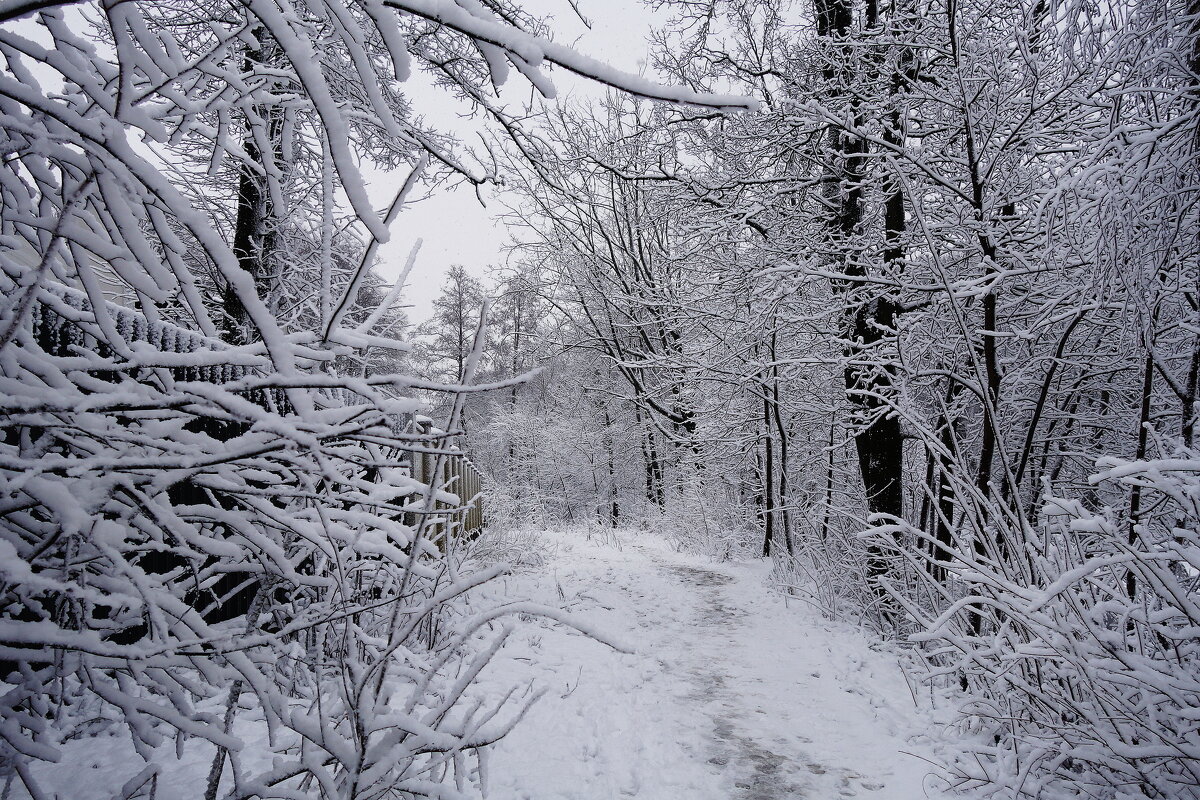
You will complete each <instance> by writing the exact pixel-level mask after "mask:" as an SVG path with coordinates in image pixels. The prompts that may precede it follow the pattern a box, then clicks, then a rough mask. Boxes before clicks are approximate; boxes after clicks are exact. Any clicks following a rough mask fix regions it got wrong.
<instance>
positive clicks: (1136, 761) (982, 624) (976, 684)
mask: <svg viewBox="0 0 1200 800" xmlns="http://www.w3.org/2000/svg"><path fill="white" fill-rule="evenodd" d="M1156 446H1157V448H1158V451H1159V453H1158V455H1159V457H1158V458H1153V459H1145V460H1139V461H1130V460H1127V459H1116V458H1106V459H1102V460H1101V462H1100V468H1101V471H1100V472H1098V473H1097V474H1096V475H1094V476H1093V477H1092V479H1091V483H1092V485H1093V486H1094V487H1096V488H1095V489H1094V490H1093V491H1092V493H1091V496H1090V497H1088V498H1086V499H1080V498H1078V497H1063V496H1053V495H1048V496H1046V497H1044V498H1043V499H1042V507H1041V518H1040V520H1039V524H1038V525H1036V526H1034V525H1025V526H1018V525H1017V524H1015V523H1014V522H1013V518H1012V517H1011V516H1009V517H1008V518H1007V519H1005V517H1004V515H1003V514H1002V513H1001V510H1000V509H999V507H995V508H993V509H991V512H992V515H991V518H992V519H993V520H996V521H997V522H996V524H995V531H994V535H993V536H994V538H993V540H992V541H991V542H990V543H989V544H988V546H987V547H976V546H973V545H972V544H971V543H970V542H969V541H968V542H966V543H965V546H964V543H956V544H955V545H954V547H953V550H952V551H950V552H948V553H947V554H946V558H945V559H944V562H945V567H944V569H946V570H947V572H948V573H949V574H950V576H951V580H949V581H946V582H944V583H939V582H937V581H935V580H934V579H933V578H932V576H931V575H930V572H929V571H928V570H927V569H925V568H917V569H913V570H911V571H910V572H909V573H908V574H909V576H910V582H909V583H908V584H907V585H902V584H900V583H897V584H893V585H892V589H893V592H894V595H893V596H894V597H895V598H896V599H897V600H898V601H899V602H900V603H901V604H902V605H903V607H904V610H905V612H906V614H907V615H908V617H909V619H910V623H912V622H915V623H916V625H917V627H916V628H915V629H910V630H909V636H908V637H907V638H908V640H909V641H910V642H913V643H915V644H916V645H917V646H918V647H919V649H918V650H915V651H913V652H914V655H916V656H919V657H920V658H921V659H922V662H923V663H922V671H923V672H924V676H923V677H924V679H925V680H926V681H930V682H935V683H936V682H940V683H943V684H952V685H957V684H962V685H965V686H966V687H967V689H968V694H969V695H970V696H971V697H972V699H971V701H970V702H968V703H965V704H964V705H963V706H962V709H961V718H960V723H959V724H960V726H961V727H962V728H963V729H964V730H967V731H970V732H971V733H973V734H976V735H975V736H974V738H973V739H972V741H973V742H974V745H973V746H972V747H971V748H970V752H969V755H968V757H965V758H960V759H959V760H958V761H957V762H956V763H955V764H954V765H953V767H952V769H953V771H955V772H956V773H957V775H958V778H959V780H960V781H961V782H962V784H963V785H968V786H969V785H974V786H978V787H981V788H982V789H984V790H985V791H986V792H987V793H989V794H992V795H994V796H997V797H1031V798H1075V797H1094V798H1106V799H1107V798H1120V799H1122V800H1133V798H1144V797H1152V798H1196V797H1200V718H1198V715H1197V712H1196V710H1197V708H1200V604H1198V603H1197V599H1196V598H1197V587H1198V585H1200V582H1198V577H1197V576H1200V452H1197V451H1196V450H1194V449H1192V448H1187V447H1184V446H1182V445H1181V444H1180V443H1179V442H1178V441H1177V440H1173V439H1170V438H1168V437H1161V438H1159V439H1158V440H1157V442H1156ZM1131 494H1132V495H1133V498H1134V499H1133V501H1132V502H1131V499H1130V496H1131ZM1129 508H1133V509H1134V516H1133V518H1132V519H1130V517H1129V516H1127V515H1125V513H1124V511H1125V510H1127V509H1129ZM877 532H878V533H880V534H882V535H883V537H889V538H883V537H881V539H880V541H881V542H885V543H890V544H891V546H893V547H894V546H895V545H896V544H897V542H899V541H902V540H903V537H905V536H916V535H918V534H916V533H915V532H914V531H912V530H911V529H908V528H906V527H905V526H900V525H893V526H884V527H881V528H879V529H878V531H877ZM892 536H898V537H900V538H897V539H891V538H890V537H892ZM1017 543H1020V549H1017V547H1018V545H1017ZM935 590H936V592H935Z"/></svg>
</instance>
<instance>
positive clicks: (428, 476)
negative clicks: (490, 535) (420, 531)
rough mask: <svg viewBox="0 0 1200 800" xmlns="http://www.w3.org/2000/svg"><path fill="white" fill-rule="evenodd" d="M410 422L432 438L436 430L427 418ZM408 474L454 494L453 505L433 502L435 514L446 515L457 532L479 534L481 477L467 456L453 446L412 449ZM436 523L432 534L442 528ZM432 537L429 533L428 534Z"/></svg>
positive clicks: (442, 525) (436, 432) (443, 526)
mask: <svg viewBox="0 0 1200 800" xmlns="http://www.w3.org/2000/svg"><path fill="white" fill-rule="evenodd" d="M413 426H414V428H415V429H416V431H417V432H419V433H420V434H422V435H423V436H425V437H428V438H430V439H436V437H437V434H438V433H439V431H437V429H435V428H434V427H433V423H432V421H431V420H428V419H425V418H422V417H416V418H414V420H413ZM411 459H412V460H411V462H410V463H411V467H410V470H411V472H410V474H411V475H412V477H413V478H415V479H417V480H418V481H420V482H421V483H424V484H428V485H429V486H432V487H434V488H435V489H445V490H446V491H448V492H453V493H454V494H455V495H457V496H458V499H459V504H458V505H457V506H455V505H453V504H450V503H446V502H443V501H437V502H435V504H434V505H435V509H436V510H437V511H438V515H439V516H442V517H447V518H448V519H449V520H450V521H452V522H454V523H456V525H457V528H458V530H459V532H460V533H461V534H462V535H464V536H467V537H474V536H477V535H478V534H479V531H480V530H482V528H483V525H484V519H483V497H482V491H483V478H482V476H481V475H480V474H479V470H478V469H476V468H475V465H474V464H472V463H471V460H470V459H469V458H467V457H466V455H464V454H463V453H461V452H459V451H458V449H457V448H451V450H450V452H441V453H438V452H435V451H430V452H415V451H414V452H413V453H412V454H411ZM435 525H437V526H438V528H437V531H436V534H437V535H440V534H441V533H443V532H444V529H445V525H444V523H435ZM431 538H433V537H431Z"/></svg>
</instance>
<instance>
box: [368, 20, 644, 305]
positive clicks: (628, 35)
mask: <svg viewBox="0 0 1200 800" xmlns="http://www.w3.org/2000/svg"><path fill="white" fill-rule="evenodd" d="M524 7H525V8H526V9H528V10H529V11H530V12H531V13H534V14H536V15H538V16H552V17H553V18H554V19H553V20H552V22H551V26H552V28H553V29H554V31H555V39H556V40H557V41H559V42H563V43H570V44H572V45H573V46H574V47H575V49H576V50H578V51H579V52H581V53H583V54H585V55H589V56H592V57H594V58H597V59H600V60H602V61H605V62H607V63H609V64H610V65H612V66H614V67H617V68H618V69H621V70H623V71H625V72H632V73H635V74H636V73H639V72H641V71H642V70H643V67H644V65H645V63H646V61H647V45H646V39H647V37H648V36H649V33H650V31H651V29H652V27H653V25H654V24H655V22H656V21H661V20H662V19H663V18H664V17H663V16H662V15H656V14H655V13H654V12H653V11H652V10H651V9H649V8H647V7H646V6H644V5H643V4H642V3H641V2H640V0H580V2H579V7H580V10H581V11H582V12H583V13H584V15H585V16H587V17H588V19H589V20H590V21H591V22H592V28H591V30H588V29H587V28H586V27H585V26H584V25H583V24H582V23H581V22H580V21H579V19H578V17H576V16H575V14H574V12H573V11H572V10H571V6H570V4H569V3H568V2H567V0H526V2H525V3H524ZM552 79H553V81H554V84H555V88H556V89H557V91H558V93H559V96H560V97H564V98H565V97H567V96H568V95H569V96H573V97H575V98H580V97H585V98H586V97H593V98H598V97H601V96H603V94H604V91H603V89H602V88H598V87H596V85H595V84H588V82H586V81H583V80H582V79H580V78H576V77H575V76H573V75H571V74H570V73H566V72H564V71H562V70H556V71H555V72H554V73H552ZM406 90H407V91H408V94H409V97H410V99H411V100H412V102H413V107H414V110H415V111H416V113H418V114H420V115H423V116H424V117H425V118H426V119H427V120H428V121H429V122H430V123H432V124H433V125H435V126H437V127H439V128H441V129H443V130H453V131H455V132H456V133H457V135H458V136H459V138H461V139H463V140H464V141H466V142H468V143H469V142H470V140H472V139H473V140H475V141H478V137H477V136H476V135H475V133H474V132H475V131H476V130H478V123H476V122H474V121H472V120H464V119H463V118H462V117H461V116H460V115H462V114H464V112H465V110H466V109H465V108H463V107H462V106H460V105H458V104H457V103H456V101H454V100H453V99H452V98H450V97H449V96H448V95H446V94H444V93H442V92H439V91H437V90H436V89H433V88H432V87H430V86H428V85H426V86H422V85H420V82H419V78H418V77H417V76H414V78H413V79H412V80H410V82H409V86H407V87H406ZM505 95H507V96H509V97H512V98H514V101H515V102H517V101H519V100H520V99H524V98H528V96H529V84H528V83H527V82H526V81H525V80H524V78H522V77H521V76H520V75H519V74H517V73H516V71H515V70H514V71H513V75H512V76H510V78H509V81H508V83H507V84H506V85H505V86H504V87H503V88H502V93H501V97H502V99H503V98H504V96H505ZM406 175H407V171H405V170H401V171H398V172H395V173H390V174H388V173H379V174H376V175H373V176H371V177H370V178H369V182H370V187H369V189H370V191H371V197H372V199H373V200H375V203H376V205H377V206H378V207H381V208H383V207H386V206H387V205H388V204H389V203H390V202H391V199H392V197H393V196H394V195H395V191H396V189H397V188H398V187H399V184H400V182H402V181H403V180H404V178H405V176H406ZM494 191H495V189H494V187H487V189H486V190H485V192H486V193H485V198H484V199H485V201H487V202H488V205H489V207H488V208H486V209H485V208H483V207H482V206H480V204H479V201H478V200H477V199H476V197H475V191H474V188H473V187H471V186H470V185H461V186H459V187H457V188H456V189H453V190H447V189H442V190H440V191H439V192H438V193H437V194H435V195H434V196H432V197H430V198H428V199H425V200H422V201H421V202H419V203H417V204H414V205H412V206H411V207H409V208H406V209H405V210H404V211H402V212H401V214H400V216H399V217H398V218H397V220H396V223H395V225H393V227H392V239H391V241H390V242H388V243H387V244H386V245H384V246H383V247H381V248H380V260H379V267H378V270H379V273H380V275H381V276H382V277H383V278H384V279H385V280H387V281H392V280H394V279H395V278H396V277H397V275H399V273H400V271H401V270H402V269H403V268H404V263H405V260H406V259H407V257H408V253H409V251H410V250H411V248H412V246H413V243H414V242H415V240H416V239H418V238H420V239H422V240H423V244H422V247H421V253H420V255H419V256H418V258H417V262H416V266H415V267H414V268H413V272H412V275H411V276H410V279H409V287H408V290H407V291H406V293H405V299H406V304H407V305H408V306H409V309H408V314H409V318H410V320H411V321H412V322H414V323H416V322H421V321H423V320H424V319H426V318H427V317H428V316H429V314H430V311H431V310H432V303H433V300H434V298H436V297H437V295H438V293H439V291H440V290H441V285H442V280H443V278H444V276H445V273H446V270H447V269H448V268H449V267H450V266H451V265H452V264H462V265H463V266H464V267H465V268H466V269H467V271H468V272H470V273H471V274H473V275H477V276H480V277H482V276H484V275H485V274H486V273H487V268H488V267H489V266H491V265H501V264H503V262H504V257H505V256H504V253H503V252H502V249H503V247H504V245H505V243H506V241H507V238H506V236H505V233H504V230H503V228H502V226H500V225H498V224H497V223H496V222H495V221H494V220H493V218H492V215H493V214H495V213H499V212H500V211H501V210H502V209H501V208H500V203H498V202H496V201H495V200H494V199H491V198H490V197H488V194H491V193H494Z"/></svg>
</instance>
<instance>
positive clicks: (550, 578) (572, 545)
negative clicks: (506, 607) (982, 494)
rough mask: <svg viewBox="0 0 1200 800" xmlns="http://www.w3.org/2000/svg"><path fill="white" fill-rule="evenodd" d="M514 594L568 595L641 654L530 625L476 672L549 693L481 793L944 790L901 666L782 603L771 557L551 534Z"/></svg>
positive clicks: (505, 749) (752, 794)
mask: <svg viewBox="0 0 1200 800" xmlns="http://www.w3.org/2000/svg"><path fill="white" fill-rule="evenodd" d="M545 538H546V541H547V542H549V543H551V545H550V546H551V549H552V550H553V551H555V552H553V555H552V557H551V558H550V560H549V562H548V563H547V564H545V565H544V566H542V567H539V568H536V569H532V570H529V571H525V572H522V573H519V574H517V575H515V576H513V577H512V578H510V579H509V580H508V585H507V587H506V593H507V594H508V595H509V596H510V597H513V596H518V597H520V596H523V597H530V598H532V599H535V600H539V601H541V602H546V603H557V604H564V602H565V604H566V605H567V606H568V607H569V608H571V609H572V611H573V613H574V614H575V615H576V616H578V617H580V618H582V619H585V620H587V621H588V622H589V623H592V624H595V625H597V626H602V627H603V628H604V629H605V630H606V631H609V632H612V633H614V634H616V635H618V636H620V637H622V638H623V639H624V640H625V641H629V642H631V643H632V644H633V645H634V647H635V650H636V652H635V653H633V654H631V655H630V654H622V653H617V652H614V651H612V650H610V649H608V648H606V647H604V646H602V645H600V644H598V643H596V642H593V641H589V640H588V639H586V638H585V637H583V636H581V635H579V634H577V633H574V632H570V631H566V630H563V629H562V628H554V627H550V626H542V625H541V624H539V623H535V624H533V625H531V626H526V628H525V629H524V630H523V631H522V632H521V633H519V634H518V635H517V636H515V637H514V640H513V641H512V643H510V644H509V645H506V647H505V649H504V650H503V651H502V652H501V654H500V656H499V657H498V659H497V662H496V663H495V664H494V665H493V666H492V667H489V670H488V672H487V673H485V680H487V681H499V682H508V683H510V684H511V683H512V682H513V681H514V680H517V679H518V678H519V677H520V676H522V675H524V676H528V674H529V670H530V668H531V667H532V669H533V672H534V675H535V676H536V682H537V683H538V684H539V685H542V686H548V687H549V691H548V692H547V693H546V695H545V696H544V697H543V698H542V699H541V701H540V702H539V703H538V704H537V705H536V706H535V707H534V709H533V710H532V711H531V712H530V714H529V716H528V717H527V718H526V720H524V721H523V723H522V724H521V725H520V726H519V727H518V729H517V730H516V731H514V732H513V734H512V735H511V736H510V737H509V738H507V739H506V740H504V741H503V742H501V744H500V745H499V746H498V748H497V751H496V752H495V753H494V754H493V756H492V757H491V769H490V772H491V774H492V776H493V777H492V782H491V790H492V791H491V796H492V797H497V798H504V799H505V800H507V799H508V798H513V799H514V800H516V799H518V798H522V799H523V798H528V799H529V800H535V799H536V800H550V799H551V798H562V799H563V800H566V799H567V798H571V800H600V799H601V798H605V799H607V798H621V797H639V798H646V800H675V798H689V800H707V799H708V798H712V799H713V800H718V799H719V800H727V799H728V800H775V799H776V798H779V799H781V800H782V799H783V798H813V800H824V799H825V798H841V797H862V798H889V799H890V800H917V799H918V798H922V797H927V796H928V797H939V796H941V793H940V791H939V787H940V786H942V785H943V784H942V782H941V781H939V780H938V779H936V778H934V777H933V776H932V775H931V774H930V773H931V771H932V767H931V766H930V764H929V763H928V762H926V761H923V760H922V759H923V758H932V748H933V747H934V746H935V745H936V744H937V742H936V741H934V740H933V739H931V738H930V736H929V735H928V734H929V733H930V723H929V720H928V717H927V716H925V715H924V714H922V713H919V712H918V711H917V710H916V708H915V704H914V700H913V697H912V693H911V691H910V689H909V687H908V684H907V683H906V682H905V680H904V678H903V676H902V674H901V673H900V670H899V668H898V666H897V665H896V663H895V660H894V659H893V658H891V657H889V656H888V655H886V654H884V653H879V652H875V651H872V650H871V649H870V648H869V646H868V641H867V639H866V638H865V636H864V635H862V634H861V633H859V632H858V631H855V630H853V629H851V628H849V627H846V626H841V625H838V624H835V623H830V622H829V621H827V620H824V619H822V618H821V617H820V615H819V614H817V613H816V612H814V611H812V610H809V609H807V608H805V607H802V606H798V605H797V603H796V602H795V601H793V602H792V603H790V605H788V606H787V607H785V603H784V601H783V598H782V597H781V596H780V595H778V594H776V593H773V592H771V591H770V590H769V589H768V588H767V587H766V586H765V578H766V572H767V569H768V567H767V565H766V563H765V562H751V563H746V564H721V565H717V564H710V563H707V562H704V561H701V560H699V559H694V558H689V557H687V556H683V555H679V554H676V553H672V552H670V551H668V550H666V549H665V548H661V547H655V546H654V545H653V544H652V543H650V542H643V543H634V542H631V541H629V540H624V541H623V542H621V543H620V545H621V546H620V547H619V548H618V547H616V546H603V545H597V544H595V543H589V542H587V541H584V540H582V539H581V537H579V536H575V537H571V536H568V535H566V534H546V537H545Z"/></svg>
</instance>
